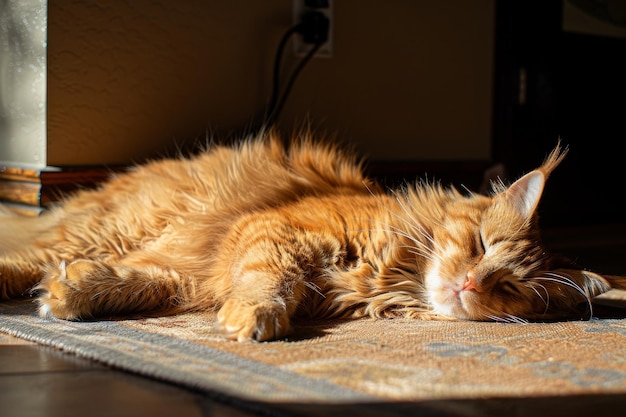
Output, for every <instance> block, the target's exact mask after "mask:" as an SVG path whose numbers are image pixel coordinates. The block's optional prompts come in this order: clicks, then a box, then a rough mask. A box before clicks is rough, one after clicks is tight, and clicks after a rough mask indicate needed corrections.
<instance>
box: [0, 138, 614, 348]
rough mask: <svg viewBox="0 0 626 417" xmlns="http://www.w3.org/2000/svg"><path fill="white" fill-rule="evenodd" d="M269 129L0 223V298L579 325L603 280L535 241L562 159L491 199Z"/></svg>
mask: <svg viewBox="0 0 626 417" xmlns="http://www.w3.org/2000/svg"><path fill="white" fill-rule="evenodd" d="M282 143H283V141H282V138H280V137H279V135H278V134H277V133H276V132H265V133H262V134H259V135H258V136H255V137H248V138H246V139H245V140H243V141H242V142H241V143H240V144H238V145H235V146H222V145H211V146H209V147H207V149H206V150H205V151H204V152H202V153H200V154H198V155H196V156H193V157H190V158H182V157H181V158H172V159H162V160H155V161H153V162H150V163H147V164H145V165H141V166H137V167H136V168H135V169H133V170H132V171H129V172H127V173H124V174H121V175H118V176H116V177H114V178H111V180H110V181H108V182H107V183H106V184H104V185H103V186H101V187H100V188H99V189H97V190H83V191H80V192H78V193H77V194H75V195H73V196H71V197H69V198H67V200H65V201H63V202H62V203H61V204H60V205H59V206H58V207H55V208H54V209H52V210H51V211H50V212H49V213H47V214H45V215H43V216H40V217H39V218H32V219H30V218H29V219H26V218H18V217H9V216H5V217H2V218H0V242H1V243H0V297H1V298H2V299H10V298H17V297H23V296H34V297H36V298H37V302H38V303H39V311H40V313H41V314H42V315H43V316H54V317H57V318H61V319H67V320H84V319H89V320H92V319H99V318H111V317H116V316H122V315H129V314H173V313H176V312H183V311H197V310H207V309H214V310H215V311H216V312H217V319H218V325H219V326H220V328H221V329H222V330H223V332H224V334H225V336H226V337H229V338H232V339H235V340H240V341H245V340H258V341H260V340H271V339H277V338H282V337H284V336H286V335H287V334H289V332H290V330H291V326H292V321H293V320H292V319H293V318H294V317H313V318H359V317H365V316H369V317H377V318H387V317H398V316H401V317H411V318H415V319H465V320H497V321H524V320H554V319H562V318H570V317H577V318H580V317H589V315H590V314H591V313H590V311H589V310H590V307H591V304H590V300H591V298H592V297H593V296H595V295H597V294H600V293H603V292H605V291H607V290H609V289H610V288H612V287H616V288H619V287H623V286H624V283H623V282H622V281H620V280H619V279H616V278H615V279H614V278H607V277H602V276H600V275H598V274H594V273H592V272H589V271H584V270H582V269H580V268H574V267H572V266H571V265H569V264H566V263H563V262H561V261H560V260H559V258H558V257H554V256H552V255H550V254H547V253H546V251H545V250H544V248H543V247H542V245H541V241H540V235H539V230H538V228H537V215H536V211H537V210H536V209H537V206H538V204H539V201H540V198H541V194H542V192H543V187H544V184H545V181H546V179H547V178H548V176H549V174H550V173H551V172H552V170H553V169H554V168H556V166H557V165H558V164H559V162H560V161H561V160H562V159H563V158H564V156H565V154H566V150H563V149H561V147H560V146H557V147H556V148H555V149H554V151H553V152H552V153H551V154H550V155H549V156H548V157H547V159H546V160H545V162H544V163H543V164H542V165H541V166H540V167H539V168H537V169H536V170H534V171H532V172H530V173H528V174H526V175H525V176H523V177H521V178H520V179H519V180H517V181H516V182H514V183H513V184H511V185H509V186H506V185H504V184H502V183H499V184H494V190H493V195H491V196H484V195H479V194H472V193H467V194H462V193H460V192H459V191H457V190H455V189H453V188H443V187H441V186H440V185H438V184H433V183H425V182H417V183H415V184H413V185H407V186H405V187H402V188H399V189H396V190H385V189H383V188H382V187H380V186H379V185H377V184H376V183H375V182H374V181H372V180H370V179H368V178H366V177H365V175H364V174H363V169H362V167H361V163H360V161H359V160H358V159H356V158H355V157H354V156H353V155H351V154H350V153H349V152H346V151H345V150H343V149H341V148H340V147H338V146H333V145H329V144H328V143H326V142H324V141H320V140H318V139H316V138H314V137H313V134H312V133H311V132H308V131H304V132H300V133H297V134H294V135H293V137H292V138H291V140H290V146H289V147H285V146H283V144H282Z"/></svg>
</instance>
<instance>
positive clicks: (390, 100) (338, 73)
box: [47, 0, 494, 165]
mask: <svg viewBox="0 0 626 417" xmlns="http://www.w3.org/2000/svg"><path fill="white" fill-rule="evenodd" d="M48 7H49V15H48V19H49V20H48V21H49V31H48V103H47V109H48V114H47V133H48V139H47V141H48V147H47V149H48V156H47V158H48V164H49V165H81V164H100V163H128V162H129V161H139V160H142V159H144V158H146V157H152V156H155V155H158V154H159V153H161V152H162V151H163V150H164V149H166V148H172V144H173V143H175V142H183V141H186V140H189V139H191V138H200V139H201V140H203V139H204V137H205V136H206V134H207V132H209V133H210V132H214V133H217V134H224V133H228V132H231V131H234V130H240V129H243V128H245V127H246V126H248V125H249V124H250V123H251V122H252V120H253V119H254V118H255V117H256V116H257V115H259V114H260V113H262V111H263V108H264V105H265V103H266V101H267V99H268V97H269V95H270V89H271V72H272V65H273V60H274V53H275V50H276V46H277V44H278V41H279V39H280V37H281V36H282V34H283V33H284V32H285V31H286V29H287V28H288V27H289V26H290V25H291V1H289V0H264V1H256V0H229V1H207V0H185V1H170V0H126V1H122V0H117V1H106V2H105V1H98V2H96V1H94V2H85V1H83V0H49V5H48ZM493 9H494V0H475V1H472V2H468V1H466V0H446V1H445V2H426V1H411V0H390V1H385V2H380V1H374V0H360V1H356V0H353V1H349V0H335V9H334V15H335V19H334V22H335V26H334V29H335V36H334V54H333V57H332V58H317V59H315V60H313V61H311V63H310V64H309V65H308V66H307V67H306V68H305V69H304V71H303V73H302V75H301V76H300V78H299V79H298V81H297V82H296V84H295V87H294V89H293V92H292V95H291V96H290V97H289V100H288V101H287V104H286V108H285V110H284V112H283V115H282V118H281V122H282V123H283V125H284V126H285V127H286V128H290V127H291V126H294V125H297V123H299V122H301V121H302V120H304V119H305V118H307V117H308V118H309V119H310V120H311V121H312V123H313V125H314V126H316V127H318V128H320V129H323V130H328V131H331V132H337V133H339V134H340V136H341V137H342V138H345V139H347V140H349V141H350V142H354V143H355V144H356V145H357V149H358V150H359V151H361V152H362V153H364V154H366V155H368V156H369V157H371V158H372V159H422V160H424V159H435V160H438V159H445V160H454V159H462V160H467V159H470V160H476V159H488V158H489V157H490V144H491V111H492V109H491V100H492V75H493V74H492V61H493V56H492V55H493V30H494V28H493V15H494V10H493ZM287 52H288V53H287V57H288V58H289V60H287V63H291V64H293V63H294V61H293V55H292V53H291V50H289V51H287ZM287 73H288V70H285V71H284V74H285V75H286V74H287Z"/></svg>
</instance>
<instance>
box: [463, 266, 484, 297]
mask: <svg viewBox="0 0 626 417" xmlns="http://www.w3.org/2000/svg"><path fill="white" fill-rule="evenodd" d="M462 290H463V291H470V290H473V291H478V292H480V291H481V289H480V287H479V286H478V285H477V284H476V277H475V275H474V272H473V271H467V274H466V275H465V281H464V282H463V288H462Z"/></svg>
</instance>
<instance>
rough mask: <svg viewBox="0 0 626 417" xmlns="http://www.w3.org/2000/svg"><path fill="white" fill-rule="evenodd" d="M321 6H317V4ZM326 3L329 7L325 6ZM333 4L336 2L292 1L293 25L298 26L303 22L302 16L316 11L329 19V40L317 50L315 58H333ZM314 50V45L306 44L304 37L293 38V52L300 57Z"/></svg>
mask: <svg viewBox="0 0 626 417" xmlns="http://www.w3.org/2000/svg"><path fill="white" fill-rule="evenodd" d="M316 3H317V4H319V6H316V5H315V4H316ZM324 3H326V4H327V5H324ZM333 3H334V0H325V1H315V0H292V4H293V24H294V25H297V24H298V23H300V21H301V20H302V16H303V15H304V14H306V13H307V12H311V11H316V12H320V13H323V14H324V16H326V18H328V22H329V26H328V40H327V41H326V42H325V43H324V44H323V45H322V46H321V47H320V49H318V50H317V52H316V53H315V55H313V56H314V57H315V58H330V57H332V56H333V36H334V30H333V26H334V24H335V22H334V20H333ZM312 48H313V44H310V43H306V42H304V41H303V40H302V36H300V35H298V34H297V35H295V36H294V37H293V51H294V53H295V54H296V56H298V57H302V56H305V55H306V54H307V52H309V51H310V50H311V49H312Z"/></svg>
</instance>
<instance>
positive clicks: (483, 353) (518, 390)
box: [0, 300, 626, 417]
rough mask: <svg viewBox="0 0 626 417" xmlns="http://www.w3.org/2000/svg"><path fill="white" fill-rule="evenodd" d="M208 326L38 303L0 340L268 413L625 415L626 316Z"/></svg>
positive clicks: (2, 319) (24, 307) (202, 321)
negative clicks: (242, 334)
mask: <svg viewBox="0 0 626 417" xmlns="http://www.w3.org/2000/svg"><path fill="white" fill-rule="evenodd" d="M625 311H626V310H625ZM624 316H625V317H626V314H624ZM212 323H213V316H212V315H211V314H186V315H178V316H172V317H162V318H138V319H132V320H131V319H129V320H117V321H97V322H67V321H61V320H53V319H43V318H40V317H38V316H37V314H36V308H35V305H34V303H33V302H32V301H31V300H22V301H12V302H5V303H0V331H2V332H5V333H8V334H11V335H14V336H18V337H20V338H23V339H27V340H30V341H35V342H38V343H40V344H43V345H48V346H53V347H55V348H58V349H61V350H64V351H66V352H72V353H74V354H76V355H79V356H81V357H86V358H91V359H94V360H96V361H98V362H101V363H104V364H108V365H110V366H112V367H115V368H119V369H122V370H126V371H129V372H133V373H136V374H141V375H144V376H147V377H151V378H156V379H159V380H163V381H168V382H171V383H174V384H178V385H181V386H185V387H188V388H192V389H194V390H199V391H203V392H206V393H207V395H210V396H213V397H214V398H222V399H225V400H227V401H230V402H235V403H239V404H242V405H246V406H253V408H254V409H262V410H263V411H265V412H266V413H269V414H273V413H274V414H281V413H287V414H289V413H291V414H292V415H294V414H295V415H324V414H325V413H336V414H335V415H341V414H342V410H343V411H345V412H347V411H346V410H349V411H350V413H358V414H354V415H362V416H367V415H378V414H381V411H384V414H386V415H405V414H407V413H411V412H417V411H419V412H420V413H421V414H420V415H438V416H439V415H504V414H502V413H503V412H506V413H507V414H506V415H513V414H518V413H524V414H525V413H527V412H533V413H535V414H536V415H546V414H545V413H546V411H547V410H551V411H550V413H549V415H550V416H559V415H563V416H566V415H567V416H568V417H571V416H572V415H589V414H592V413H594V414H598V412H599V411H610V410H613V409H621V410H622V411H624V410H626V320H625V319H615V318H603V319H592V320H590V321H574V322H559V323H534V324H516V323H508V324H506V323H480V322H461V321H459V322H456V321H444V322H437V321H412V320H404V319H393V320H369V319H365V320H358V321H345V322H331V323H328V322H327V323H310V322H309V323H300V324H299V330H298V331H297V332H296V333H295V334H294V335H293V336H292V337H290V338H289V339H287V340H282V341H276V342H267V343H239V342H231V341H226V340H224V339H223V338H221V337H220V336H219V334H218V333H216V332H215V331H214V329H213V328H212Z"/></svg>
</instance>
